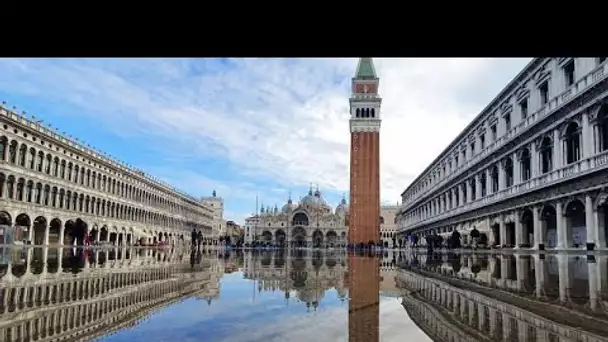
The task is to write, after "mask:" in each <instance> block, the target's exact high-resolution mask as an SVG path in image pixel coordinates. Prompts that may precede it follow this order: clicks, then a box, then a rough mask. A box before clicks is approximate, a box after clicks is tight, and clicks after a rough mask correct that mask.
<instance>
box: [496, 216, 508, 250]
mask: <svg viewBox="0 0 608 342" xmlns="http://www.w3.org/2000/svg"><path fill="white" fill-rule="evenodd" d="M498 224H499V227H500V228H499V232H500V245H501V246H504V245H506V244H507V225H506V224H505V216H504V215H503V214H500V216H499V217H498Z"/></svg>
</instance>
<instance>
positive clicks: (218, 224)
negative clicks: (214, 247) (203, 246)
mask: <svg viewBox="0 0 608 342" xmlns="http://www.w3.org/2000/svg"><path fill="white" fill-rule="evenodd" d="M201 202H202V203H203V205H205V206H206V207H208V208H211V210H212V211H213V220H212V224H211V232H207V233H206V234H204V238H205V239H206V240H211V241H212V242H214V243H217V241H218V239H219V237H220V236H224V235H226V220H225V219H224V199H223V198H222V197H219V196H217V193H216V192H215V190H213V194H212V195H211V196H210V197H202V198H201Z"/></svg>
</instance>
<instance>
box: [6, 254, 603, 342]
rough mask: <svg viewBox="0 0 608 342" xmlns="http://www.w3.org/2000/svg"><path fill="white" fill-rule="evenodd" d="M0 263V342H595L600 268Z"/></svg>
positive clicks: (497, 262) (49, 259) (339, 258)
mask: <svg viewBox="0 0 608 342" xmlns="http://www.w3.org/2000/svg"><path fill="white" fill-rule="evenodd" d="M0 251H1V253H0V258H1V259H0V265H1V266H0V274H1V275H2V278H1V279H0V286H1V287H0V341H38V340H44V341H59V340H62V341H88V340H93V339H96V340H103V341H310V340H314V341H347V340H348V341H366V342H367V341H372V342H373V341H403V340H404V339H405V340H408V341H431V340H435V341H497V340H504V341H558V340H566V339H567V338H569V339H570V340H572V336H578V337H577V338H578V340H583V341H608V339H607V338H606V336H608V329H607V328H606V327H607V326H608V324H606V323H608V319H607V316H606V314H605V313H604V312H605V305H606V304H605V296H606V295H605V293H607V292H606V289H608V282H607V280H608V273H607V270H608V268H607V267H606V265H607V264H606V262H607V257H605V256H596V257H592V256H589V257H588V256H586V255H566V254H564V255H561V254H560V255H552V254H547V255H544V254H540V255H539V254H514V255H504V256H499V255H490V254H470V253H469V254H457V253H452V254H432V253H431V254H426V253H423V254H413V253H409V252H408V253H405V252H383V253H382V254H373V255H352V254H347V253H346V252H343V251H337V250H336V251H331V250H328V251H325V250H324V251H320V250H319V251H311V250H297V251H295V250H294V251H263V252H261V251H255V252H241V251H232V252H218V251H216V250H204V249H203V250H201V251H200V252H194V253H191V252H190V251H189V250H185V249H175V250H152V249H129V248H116V249H98V250H94V249H76V248H2V249H0ZM572 334H576V335H572ZM568 336H570V337H568ZM575 340H576V339H575Z"/></svg>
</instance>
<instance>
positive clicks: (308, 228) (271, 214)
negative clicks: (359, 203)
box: [245, 187, 348, 247]
mask: <svg viewBox="0 0 608 342" xmlns="http://www.w3.org/2000/svg"><path fill="white" fill-rule="evenodd" d="M347 236H348V205H347V204H346V199H344V198H343V199H342V201H341V202H340V204H338V206H336V208H335V209H333V208H332V207H331V206H330V205H329V204H327V202H326V201H325V199H324V198H323V195H322V194H321V191H320V190H319V189H318V188H317V190H316V191H313V189H312V187H311V188H310V189H309V190H308V194H307V195H306V196H304V197H302V199H300V201H299V203H296V202H294V201H293V200H292V199H291V196H290V197H289V199H288V200H287V203H285V205H283V207H282V208H281V209H279V207H278V206H276V205H275V206H274V207H264V206H262V207H261V208H260V213H259V214H257V215H253V216H251V217H249V218H247V219H246V220H245V242H246V243H253V242H254V241H257V242H264V243H271V244H275V245H282V246H293V247H295V246H301V247H305V246H308V247H334V246H335V247H337V246H340V245H343V244H346V241H347Z"/></svg>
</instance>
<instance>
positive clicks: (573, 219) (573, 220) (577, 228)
mask: <svg viewBox="0 0 608 342" xmlns="http://www.w3.org/2000/svg"><path fill="white" fill-rule="evenodd" d="M563 215H564V217H565V218H566V236H565V239H566V241H565V244H566V246H564V247H581V246H584V245H585V244H586V243H587V227H586V226H587V220H586V217H585V202H584V200H581V199H580V198H577V197H574V198H571V199H569V200H568V201H567V202H566V204H565V205H564V212H563Z"/></svg>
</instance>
